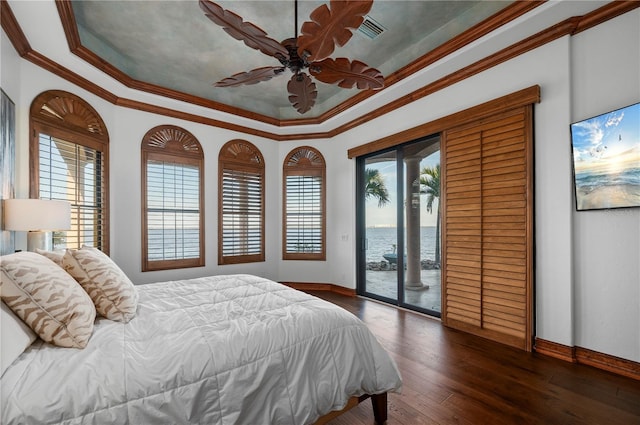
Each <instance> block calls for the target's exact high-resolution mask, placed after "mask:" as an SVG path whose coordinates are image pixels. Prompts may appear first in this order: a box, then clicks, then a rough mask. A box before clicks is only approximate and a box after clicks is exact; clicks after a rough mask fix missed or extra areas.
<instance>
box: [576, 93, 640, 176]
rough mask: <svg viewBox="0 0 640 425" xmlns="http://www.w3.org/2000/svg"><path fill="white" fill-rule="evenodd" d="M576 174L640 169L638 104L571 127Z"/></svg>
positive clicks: (639, 111)
mask: <svg viewBox="0 0 640 425" xmlns="http://www.w3.org/2000/svg"><path fill="white" fill-rule="evenodd" d="M571 138H572V143H573V158H574V166H575V169H576V172H602V171H605V172H607V171H608V172H616V171H620V170H621V169H625V168H634V167H636V168H637V167H640V103H637V104H635V105H631V106H628V107H626V108H622V109H618V110H615V111H612V112H609V113H606V114H602V115H599V116H596V117H593V118H589V119H586V120H583V121H580V122H577V123H574V124H572V125H571Z"/></svg>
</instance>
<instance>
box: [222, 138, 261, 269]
mask: <svg viewBox="0 0 640 425" xmlns="http://www.w3.org/2000/svg"><path fill="white" fill-rule="evenodd" d="M218 167H219V169H218V181H219V186H218V264H238V263H250V262H257V261H264V211H265V205H264V189H265V187H264V159H263V157H262V154H261V153H260V151H259V150H258V148H257V147H255V146H254V145H253V144H251V143H249V142H247V141H244V140H232V141H230V142H227V143H226V144H225V145H224V146H223V147H222V148H221V149H220V155H219V156H218Z"/></svg>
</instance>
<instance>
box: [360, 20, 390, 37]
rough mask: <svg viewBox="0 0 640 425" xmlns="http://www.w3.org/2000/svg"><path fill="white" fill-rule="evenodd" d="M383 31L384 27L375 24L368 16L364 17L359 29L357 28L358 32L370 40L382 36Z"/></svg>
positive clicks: (377, 23)
mask: <svg viewBox="0 0 640 425" xmlns="http://www.w3.org/2000/svg"><path fill="white" fill-rule="evenodd" d="M385 30H386V28H385V27H383V26H382V25H380V23H379V22H377V21H376V20H375V19H373V18H372V17H371V16H369V15H367V16H365V17H364V22H363V23H362V25H360V28H358V31H360V32H361V33H362V34H364V35H366V36H367V37H369V38H370V39H372V40H373V39H374V38H376V37H377V36H379V35H380V34H382V33H383V32H384V31H385Z"/></svg>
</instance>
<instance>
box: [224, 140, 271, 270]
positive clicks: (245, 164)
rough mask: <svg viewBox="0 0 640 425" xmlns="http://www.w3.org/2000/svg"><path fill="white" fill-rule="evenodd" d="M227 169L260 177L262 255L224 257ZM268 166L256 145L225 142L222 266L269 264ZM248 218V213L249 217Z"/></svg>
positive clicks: (245, 142)
mask: <svg viewBox="0 0 640 425" xmlns="http://www.w3.org/2000/svg"><path fill="white" fill-rule="evenodd" d="M225 170H231V171H235V172H240V173H242V172H247V173H254V174H255V175H258V176H259V178H260V185H261V190H260V218H259V219H260V252H258V253H255V254H241V255H225V254H224V250H223V247H224V241H225V239H224V230H225V227H224V218H225V214H224V210H225V206H227V204H226V203H225V199H224V173H225ZM265 183H266V182H265V163H264V157H263V156H262V153H261V152H260V150H259V149H258V148H257V147H256V146H255V145H253V144H252V143H250V142H248V141H246V140H241V139H234V140H230V141H229V142H227V143H225V144H224V145H223V146H222V148H221V149H220V153H219V155H218V265H226V264H242V263H255V262H262V261H265V231H264V229H265V196H264V194H265ZM247 216H248V214H247Z"/></svg>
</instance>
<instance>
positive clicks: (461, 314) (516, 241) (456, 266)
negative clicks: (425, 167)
mask: <svg viewBox="0 0 640 425" xmlns="http://www.w3.org/2000/svg"><path fill="white" fill-rule="evenodd" d="M531 108H532V107H531V106H524V107H520V108H517V109H513V110H510V111H508V112H505V113H501V114H499V115H496V116H492V117H489V118H485V119H482V120H479V121H476V122H473V123H470V124H466V125H463V126H460V127H457V128H453V129H451V130H448V131H445V132H444V133H443V144H442V151H443V158H444V159H445V160H444V161H443V169H444V172H443V175H444V179H443V200H442V201H443V251H444V255H443V285H444V287H443V312H442V317H443V322H444V323H445V324H446V325H447V326H451V327H454V328H457V329H461V330H464V331H467V332H471V333H474V334H477V335H481V336H485V337H488V338H491V339H493V340H496V341H499V342H503V343H506V344H509V345H512V346H516V347H519V348H522V349H525V350H531V339H532V305H531V296H532V272H531V270H532V261H533V234H532V223H533V202H532V190H533V189H532V174H533V170H532V167H533V161H532V143H533V141H532V136H531V135H532V130H531V129H532V120H531Z"/></svg>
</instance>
